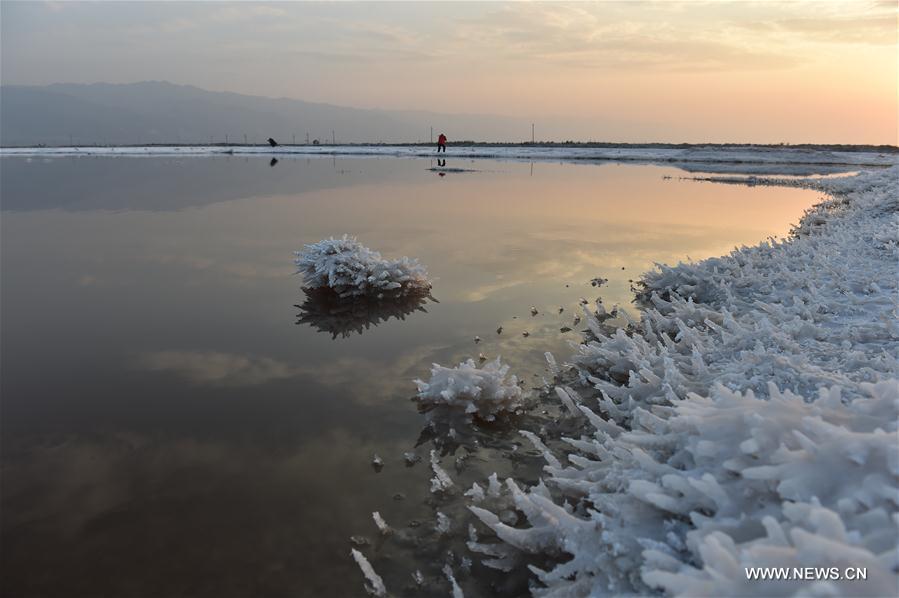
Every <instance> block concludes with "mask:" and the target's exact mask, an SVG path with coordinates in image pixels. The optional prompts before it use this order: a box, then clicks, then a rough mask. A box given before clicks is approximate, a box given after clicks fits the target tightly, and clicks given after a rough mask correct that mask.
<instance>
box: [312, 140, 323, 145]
mask: <svg viewBox="0 0 899 598" xmlns="http://www.w3.org/2000/svg"><path fill="white" fill-rule="evenodd" d="M312 145H321V142H320V141H319V140H318V139H313V140H312Z"/></svg>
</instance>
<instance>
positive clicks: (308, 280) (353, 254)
mask: <svg viewBox="0 0 899 598" xmlns="http://www.w3.org/2000/svg"><path fill="white" fill-rule="evenodd" d="M296 256H297V257H296V260H295V264H296V267H297V273H298V274H302V276H303V286H304V287H306V288H309V289H320V288H329V289H331V290H333V291H334V292H335V293H336V294H337V295H338V296H340V297H359V296H375V297H379V296H382V295H406V294H414V293H427V292H428V290H430V288H431V282H430V280H429V279H428V272H427V270H426V269H425V267H424V266H422V265H421V264H420V263H418V260H414V259H411V258H408V257H402V258H400V259H397V260H387V259H384V258H383V257H381V254H380V253H378V252H377V251H372V250H371V249H369V248H368V247H365V246H364V245H362V244H361V243H359V241H357V240H356V239H355V238H353V237H348V236H347V235H344V236H343V238H340V239H334V238H331V239H324V240H322V241H319V242H318V243H313V244H311V245H306V246H305V248H304V249H303V251H297V252H296Z"/></svg>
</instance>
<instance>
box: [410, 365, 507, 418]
mask: <svg viewBox="0 0 899 598" xmlns="http://www.w3.org/2000/svg"><path fill="white" fill-rule="evenodd" d="M508 373H509V366H508V365H503V364H502V362H501V361H500V358H499V357H497V358H496V359H495V360H494V361H490V362H487V363H485V364H484V366H483V367H480V368H479V367H478V366H477V365H475V362H474V360H472V359H469V360H467V361H464V362H462V363H460V364H459V365H458V366H456V367H454V368H447V367H444V366H442V365H438V364H436V363H435V364H434V366H433V367H432V368H431V379H430V380H429V381H428V382H424V381H422V380H416V381H415V384H416V385H418V395H417V396H416V398H415V400H416V401H418V403H419V405H420V406H421V407H422V408H423V409H425V410H431V409H434V408H436V407H445V408H452V409H460V410H462V411H463V412H464V413H465V414H466V416H467V417H468V418H469V419H471V417H472V416H474V415H477V416H478V417H479V418H480V419H482V420H485V421H493V420H495V419H496V416H497V415H499V414H502V413H514V412H516V411H518V410H519V409H520V407H521V405H522V398H523V396H522V392H521V388H520V387H519V386H518V378H517V377H516V376H514V375H512V376H510V377H509V378H508V380H507V378H506V376H507V374H508Z"/></svg>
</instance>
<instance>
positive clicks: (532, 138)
mask: <svg viewBox="0 0 899 598" xmlns="http://www.w3.org/2000/svg"><path fill="white" fill-rule="evenodd" d="M531 143H534V123H531Z"/></svg>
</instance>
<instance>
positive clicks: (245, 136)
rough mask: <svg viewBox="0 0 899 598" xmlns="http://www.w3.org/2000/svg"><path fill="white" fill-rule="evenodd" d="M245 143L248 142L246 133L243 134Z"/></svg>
mask: <svg viewBox="0 0 899 598" xmlns="http://www.w3.org/2000/svg"><path fill="white" fill-rule="evenodd" d="M243 144H244V145H246V144H247V134H246V133H244V134H243Z"/></svg>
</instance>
